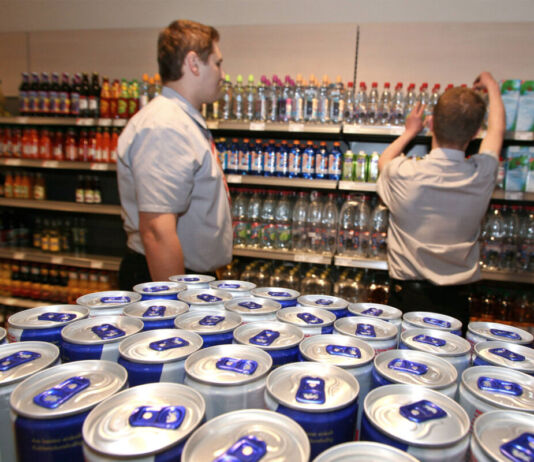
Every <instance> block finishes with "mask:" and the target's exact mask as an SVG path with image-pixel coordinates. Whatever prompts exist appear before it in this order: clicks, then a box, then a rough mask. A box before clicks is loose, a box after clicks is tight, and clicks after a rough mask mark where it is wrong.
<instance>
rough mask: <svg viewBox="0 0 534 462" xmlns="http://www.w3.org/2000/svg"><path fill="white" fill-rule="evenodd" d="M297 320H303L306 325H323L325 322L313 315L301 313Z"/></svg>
mask: <svg viewBox="0 0 534 462" xmlns="http://www.w3.org/2000/svg"><path fill="white" fill-rule="evenodd" d="M297 318H299V319H302V320H303V321H304V322H305V323H306V324H323V322H324V321H323V320H322V319H321V318H318V317H317V316H315V315H313V314H311V313H299V314H297Z"/></svg>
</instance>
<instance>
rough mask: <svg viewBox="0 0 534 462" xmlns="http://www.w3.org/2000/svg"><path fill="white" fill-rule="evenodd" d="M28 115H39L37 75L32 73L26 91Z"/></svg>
mask: <svg viewBox="0 0 534 462" xmlns="http://www.w3.org/2000/svg"><path fill="white" fill-rule="evenodd" d="M28 104H29V110H28V115H38V114H39V74H38V73H37V72H32V74H31V83H30V89H29V90H28Z"/></svg>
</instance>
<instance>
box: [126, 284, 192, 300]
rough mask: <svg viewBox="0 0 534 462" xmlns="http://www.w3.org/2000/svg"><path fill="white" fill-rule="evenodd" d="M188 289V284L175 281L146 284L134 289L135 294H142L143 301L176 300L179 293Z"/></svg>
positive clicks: (138, 285)
mask: <svg viewBox="0 0 534 462" xmlns="http://www.w3.org/2000/svg"><path fill="white" fill-rule="evenodd" d="M186 289H187V285H186V284H184V283H181V282H173V281H157V282H144V283H143V284H137V285H136V286H134V287H133V291H134V292H137V293H138V294H141V297H142V298H141V300H156V299H167V300H176V299H177V296H178V293H179V292H182V291H183V290H186Z"/></svg>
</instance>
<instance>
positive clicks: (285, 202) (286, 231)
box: [274, 191, 292, 249]
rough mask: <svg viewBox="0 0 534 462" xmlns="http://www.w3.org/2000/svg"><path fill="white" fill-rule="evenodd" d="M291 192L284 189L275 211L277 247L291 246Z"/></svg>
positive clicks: (287, 247)
mask: <svg viewBox="0 0 534 462" xmlns="http://www.w3.org/2000/svg"><path fill="white" fill-rule="evenodd" d="M290 195H291V192H290V191H282V192H281V193H280V196H279V199H278V202H277V204H276V209H275V211H274V221H275V224H276V240H275V245H274V247H275V248H276V249H290V248H291V243H292V240H291V218H292V217H291V213H292V210H291V197H290Z"/></svg>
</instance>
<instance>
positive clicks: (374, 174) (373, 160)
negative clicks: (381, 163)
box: [367, 151, 380, 183]
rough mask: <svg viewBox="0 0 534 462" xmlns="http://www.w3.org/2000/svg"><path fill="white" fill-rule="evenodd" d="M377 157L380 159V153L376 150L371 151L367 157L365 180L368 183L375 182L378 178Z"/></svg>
mask: <svg viewBox="0 0 534 462" xmlns="http://www.w3.org/2000/svg"><path fill="white" fill-rule="evenodd" d="M378 159H380V154H378V152H376V151H373V153H372V154H371V155H370V156H369V158H368V163H367V181H368V182H369V183H376V181H377V180H378V174H379V170H378Z"/></svg>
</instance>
